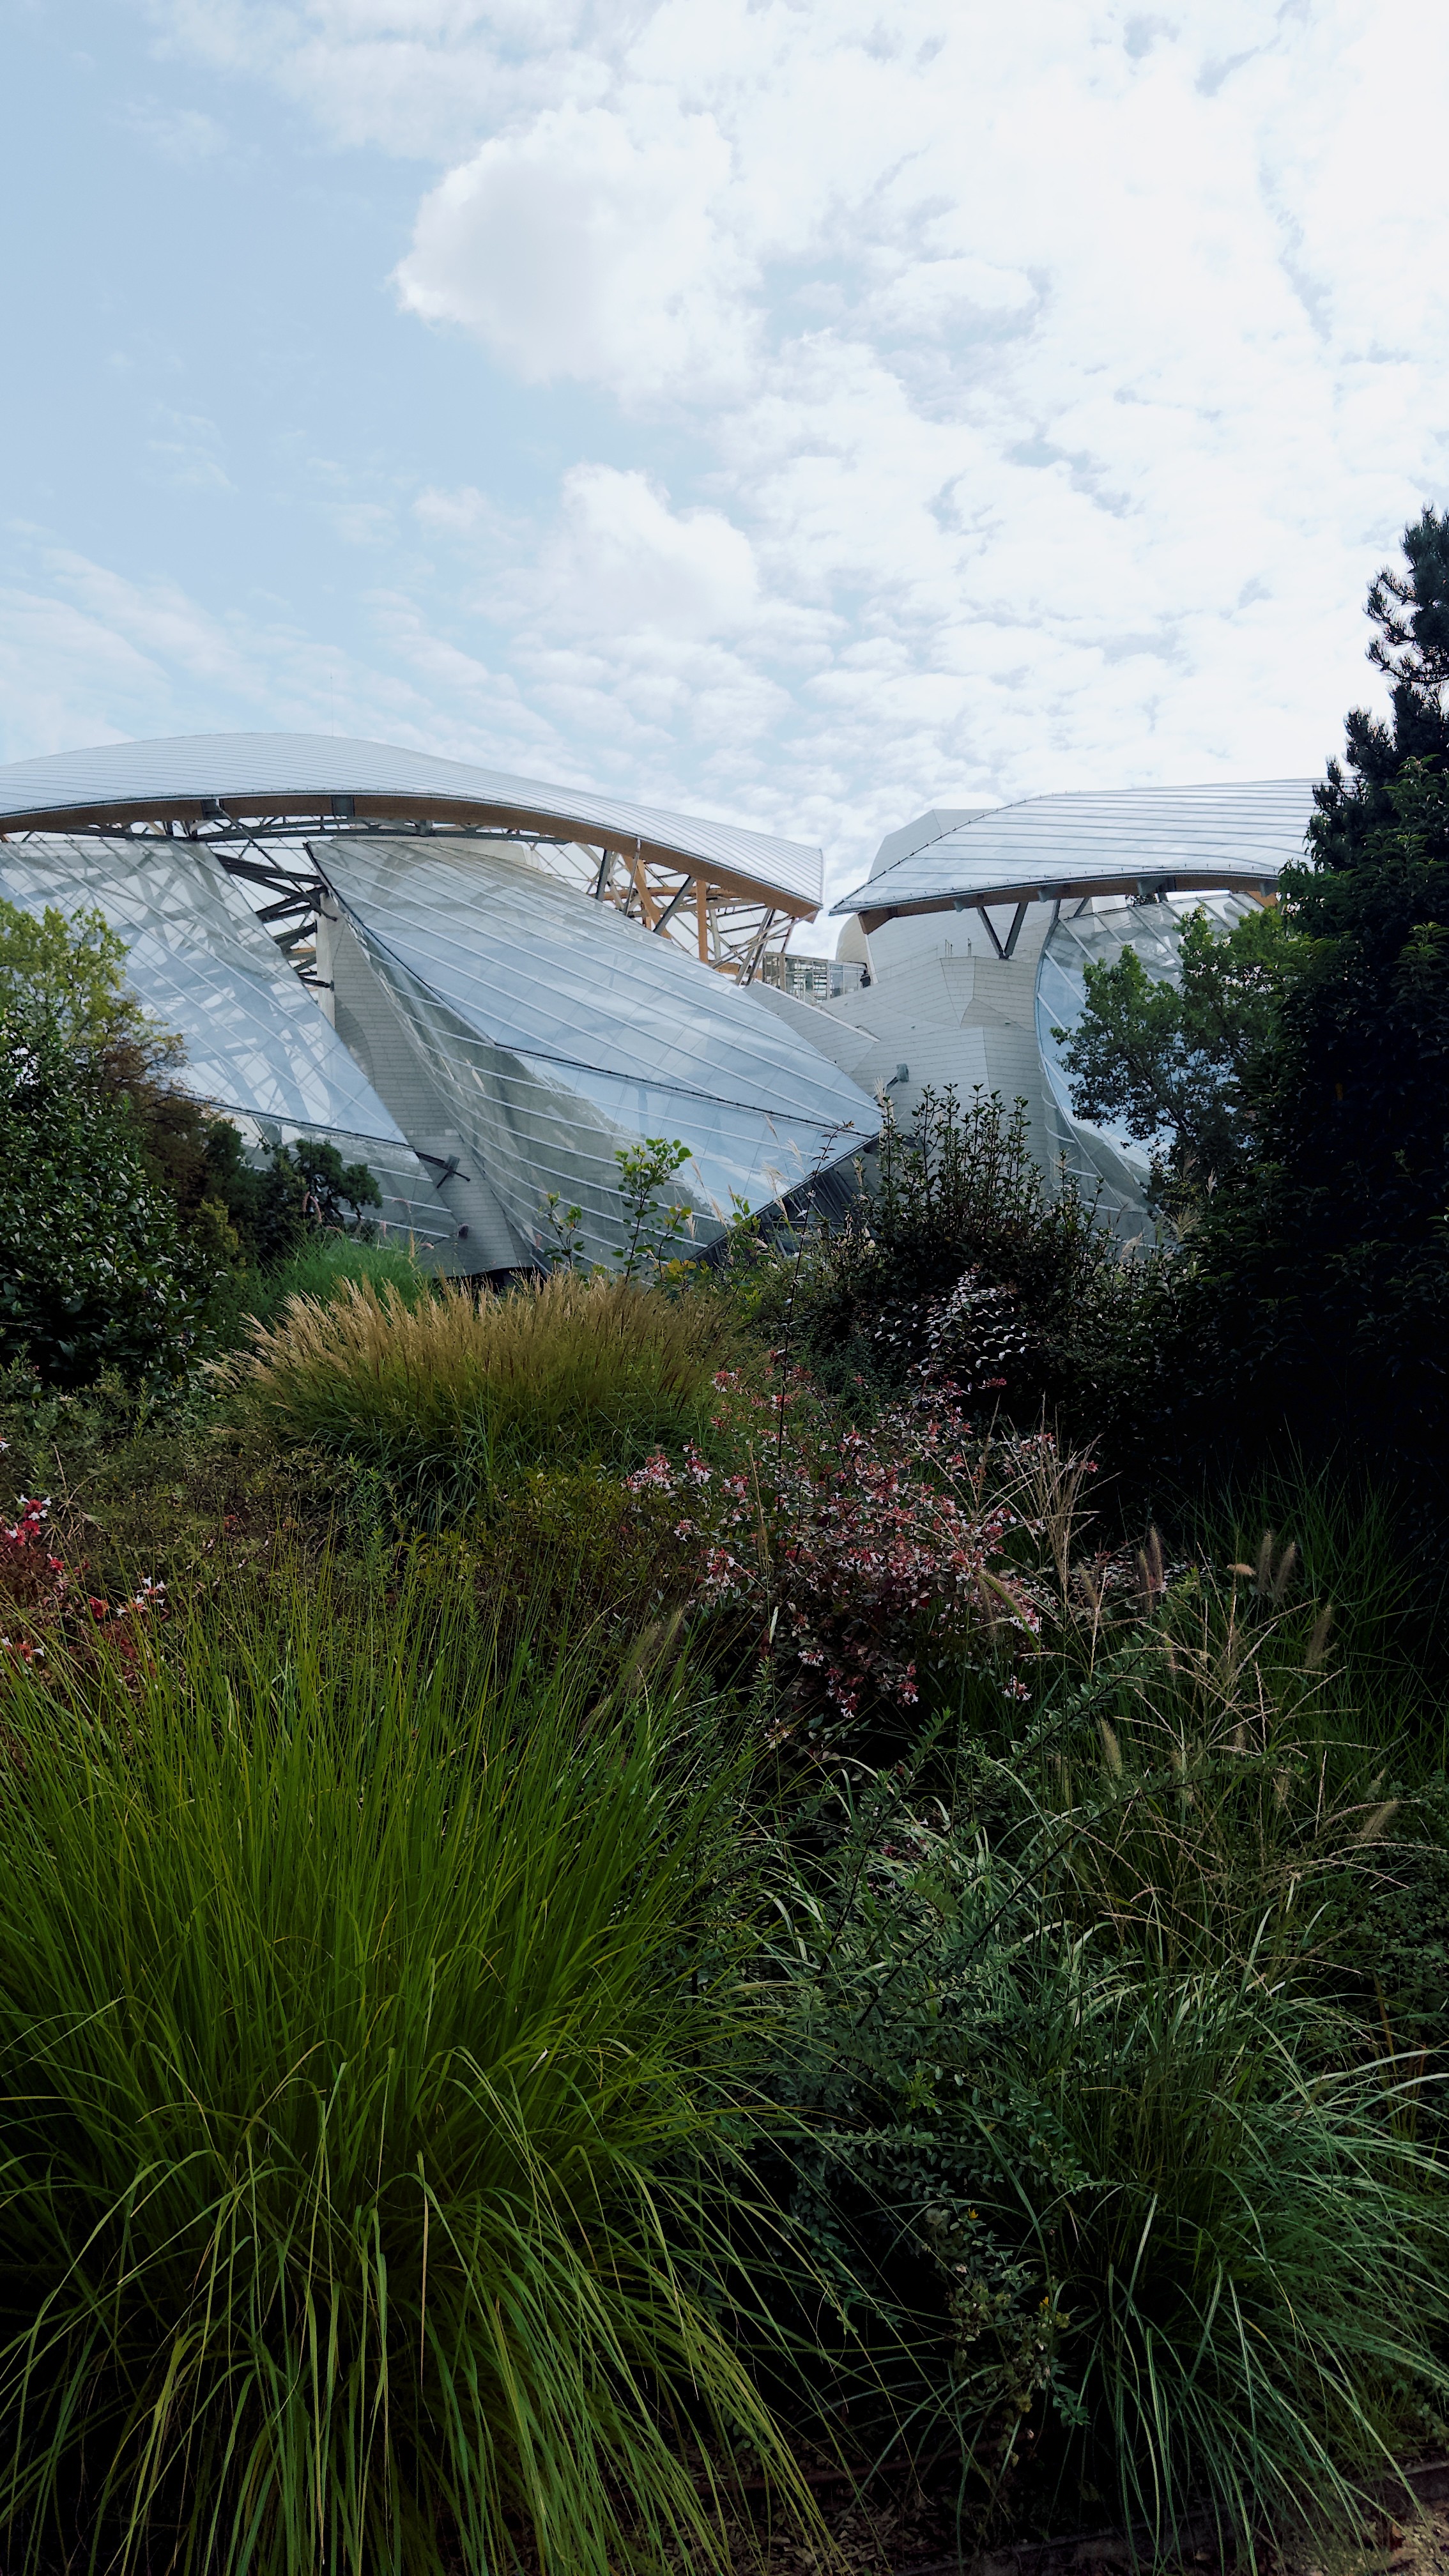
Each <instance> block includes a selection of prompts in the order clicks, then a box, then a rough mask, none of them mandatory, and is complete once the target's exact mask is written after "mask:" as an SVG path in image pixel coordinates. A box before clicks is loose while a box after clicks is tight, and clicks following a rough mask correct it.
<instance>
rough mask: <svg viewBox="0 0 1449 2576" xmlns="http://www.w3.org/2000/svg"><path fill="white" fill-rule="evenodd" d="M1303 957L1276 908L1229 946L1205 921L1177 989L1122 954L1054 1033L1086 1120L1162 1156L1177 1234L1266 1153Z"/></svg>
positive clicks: (1231, 933)
mask: <svg viewBox="0 0 1449 2576" xmlns="http://www.w3.org/2000/svg"><path fill="white" fill-rule="evenodd" d="M1300 949H1301V942H1300V941H1299V939H1298V938H1297V936H1296V934H1295V932H1294V931H1293V929H1292V928H1291V926H1290V925H1289V924H1288V922H1287V921H1286V920H1285V919H1284V917H1283V915H1282V914H1281V912H1280V911H1279V910H1278V908H1277V907H1276V906H1268V907H1265V908H1264V909H1263V910H1261V911H1254V912H1251V913H1249V914H1248V915H1247V916H1246V917H1245V918H1244V919H1243V920H1241V921H1239V922H1236V923H1235V924H1234V925H1233V927H1232V928H1231V929H1230V930H1228V931H1226V932H1223V933H1221V934H1220V933H1218V932H1217V931H1215V930H1214V927H1213V924H1212V921H1211V919H1210V917H1209V915H1208V914H1207V912H1205V911H1203V910H1199V911H1197V912H1195V913H1193V914H1192V916H1191V918H1190V919H1189V920H1188V922H1187V923H1186V925H1185V927H1184V929H1183V934H1182V945H1181V950H1180V961H1181V973H1180V981H1179V982H1178V983H1176V984H1170V983H1167V982H1166V981H1164V980H1162V979H1159V978H1157V977H1154V976H1151V975H1149V974H1148V973H1147V971H1146V969H1145V968H1144V966H1143V964H1142V961H1141V959H1140V958H1139V957H1138V956H1137V954H1136V953H1135V951H1134V950H1133V949H1130V948H1127V949H1124V950H1123V952H1122V955H1121V957H1120V958H1119V959H1118V960H1117V961H1116V962H1115V963H1111V964H1109V963H1106V962H1103V963H1102V964H1100V965H1089V966H1088V968H1087V970H1086V987H1087V998H1086V1004H1085V1007H1084V1009H1083V1011H1082V1015H1081V1017H1080V1019H1079V1020H1078V1022H1077V1024H1076V1027H1075V1028H1074V1029H1071V1030H1067V1029H1057V1030H1054V1031H1053V1035H1054V1036H1055V1037H1057V1038H1058V1039H1059V1040H1061V1041H1062V1042H1063V1047H1062V1052H1063V1054H1064V1056H1065V1059H1066V1063H1067V1069H1068V1071H1069V1073H1070V1075H1071V1077H1072V1107H1073V1109H1074V1110H1075V1112H1076V1114H1077V1116H1078V1117H1079V1118H1090V1119H1093V1120H1095V1121H1096V1122H1097V1123H1098V1124H1102V1125H1106V1124H1111V1123H1114V1122H1117V1123H1120V1124H1121V1125H1122V1126H1124V1127H1125V1128H1126V1130H1127V1133H1128V1135H1129V1136H1133V1137H1135V1138H1136V1139H1137V1141H1138V1142H1139V1143H1140V1144H1145V1145H1149V1146H1150V1147H1151V1148H1152V1153H1153V1168H1154V1195H1155V1197H1156V1199H1157V1201H1158V1202H1159V1204H1161V1205H1162V1206H1164V1207H1165V1208H1166V1209H1167V1211H1168V1213H1169V1214H1170V1215H1172V1216H1173V1217H1174V1218H1175V1219H1176V1220H1177V1221H1178V1223H1179V1224H1183V1223H1186V1222H1188V1221H1190V1219H1191V1216H1192V1214H1193V1212H1194V1211H1195V1210H1196V1208H1197V1206H1198V1204H1199V1202H1200V1201H1201V1199H1202V1197H1203V1195H1204V1193H1207V1192H1211V1191H1212V1190H1214V1189H1215V1188H1216V1187H1217V1185H1218V1183H1219V1181H1220V1180H1221V1179H1222V1178H1223V1177H1224V1176H1225V1175H1226V1174H1229V1173H1233V1172H1236V1171H1238V1170H1240V1169H1241V1168H1242V1167H1243V1166H1244V1164H1245V1163H1246V1162H1248V1161H1249V1160H1251V1158H1252V1156H1253V1155H1254V1153H1255V1151H1256V1149H1257V1103H1258V1100H1259V1096H1260V1094H1261V1092H1262V1089H1263V1085H1264V1082H1265V1080H1266V1079H1267V1078H1268V1074H1269V1068H1270V1066H1271V1062H1272V1056H1273V1050H1274V1048H1275V1046H1276V1045H1277V1043H1278V1039H1279V1031H1280V1006H1281V1001H1282V996H1283V990H1284V986H1285V983H1286V982H1287V980H1288V979H1289V977H1290V976H1291V974H1292V971H1293V968H1294V966H1295V964H1296V962H1297V959H1298V956H1299V953H1300Z"/></svg>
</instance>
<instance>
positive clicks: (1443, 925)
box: [1194, 509, 1449, 1462]
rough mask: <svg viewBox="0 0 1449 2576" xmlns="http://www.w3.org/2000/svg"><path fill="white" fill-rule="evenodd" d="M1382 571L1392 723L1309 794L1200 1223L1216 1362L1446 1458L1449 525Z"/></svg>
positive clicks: (1355, 743) (1296, 1418) (1361, 1430)
mask: <svg viewBox="0 0 1449 2576" xmlns="http://www.w3.org/2000/svg"><path fill="white" fill-rule="evenodd" d="M1404 557H1405V566H1404V569H1403V570H1402V571H1398V570H1386V571H1384V572H1382V573H1381V574H1380V575H1379V577H1378V579H1377V580H1376V581H1375V582H1374V584H1373V585H1372V588H1371V589H1370V592H1369V599H1368V613H1369V616H1370V617H1371V619H1372V620H1373V622H1374V625H1375V627H1376V628H1377V630H1378V631H1377V633H1376V635H1375V638H1374V641H1373V644H1372V645H1371V647H1370V656H1369V658H1370V659H1371V661H1372V662H1373V663H1374V664H1375V665H1376V666H1377V668H1379V669H1380V670H1382V671H1383V672H1385V673H1386V674H1387V676H1388V678H1389V681H1390V693H1389V694H1390V706H1391V717H1390V720H1389V722H1387V723H1385V722H1383V721H1381V720H1380V719H1377V718H1375V717H1373V716H1371V715H1369V714H1367V713H1366V712H1364V711H1363V710H1362V709H1356V710H1355V711H1354V712H1353V713H1351V714H1350V716H1349V717H1348V720H1347V725H1346V729H1345V730H1346V752H1345V759H1344V762H1343V763H1340V762H1338V761H1336V760H1335V761H1330V763H1329V765H1328V773H1327V777H1326V780H1325V782H1324V783H1323V785H1322V786H1320V787H1318V788H1316V789H1315V791H1314V797H1315V804H1316V807H1317V811H1316V813H1315V815H1314V818H1313V821H1312V823H1311V825H1310V828H1309V857H1310V861H1311V864H1307V865H1304V866H1301V867H1297V868H1292V869H1289V870H1287V871H1286V872H1285V875H1284V878H1283V880H1282V884H1281V896H1282V902H1283V908H1284V911H1285V913H1286V916H1287V919H1288V922H1289V924H1290V926H1291V928H1292V930H1293V932H1294V933H1295V938H1294V943H1293V944H1294V951H1295V955H1294V966H1293V971H1292V973H1291V975H1289V976H1287V977H1286V978H1285V979H1284V982H1283V984H1282V987H1281V990H1280V995H1279V1001H1278V1011H1277V1028H1276V1033H1275V1039H1274V1043H1273V1044H1272V1045H1271V1046H1269V1047H1267V1048H1265V1049H1263V1050H1262V1051H1260V1054H1259V1056H1258V1058H1257V1060H1256V1065H1255V1074H1256V1085H1255V1095H1256V1096H1255V1098H1254V1101H1253V1104H1252V1121H1253V1133H1254V1151H1253V1153H1252V1155H1251V1157H1250V1158H1249V1159H1248V1160H1247V1162H1246V1163H1245V1164H1244V1165H1243V1167H1242V1168H1241V1169H1240V1170H1239V1171H1238V1172H1236V1173H1235V1174H1233V1175H1232V1176H1230V1178H1229V1180H1228V1182H1227V1185H1226V1186H1225V1187H1224V1188H1223V1189H1221V1190H1219V1191H1218V1192H1216V1193H1215V1194H1214V1197H1213V1199H1212V1201H1211V1202H1210V1205H1209V1209H1208V1213H1207V1215H1206V1218H1205V1221H1204V1223H1203V1225H1202V1227H1201V1228H1200V1230H1199V1232H1198V1234H1197V1235H1196V1236H1195V1237H1194V1245H1195V1254H1196V1259H1197V1262H1198V1266H1199V1270H1200V1274H1201V1277H1202V1281H1203V1284H1204V1287H1205V1289H1206V1290H1207V1291H1208V1292H1209V1295H1210V1298H1211V1302H1212V1306H1213V1311H1214V1318H1215V1327H1216V1331H1215V1339H1216V1344H1217V1349H1218V1353H1219V1359H1220V1365H1221V1366H1222V1368H1223V1369H1224V1370H1226V1371H1229V1372H1233V1373H1236V1375H1237V1377H1238V1379H1239V1382H1241V1380H1242V1377H1243V1374H1244V1371H1245V1370H1246V1371H1247V1372H1248V1373H1250V1374H1251V1375H1252V1376H1253V1377H1254V1378H1255V1379H1258V1380H1262V1381H1265V1382H1266V1383H1265V1389H1264V1391H1265V1392H1269V1393H1270V1394H1271V1395H1272V1396H1273V1397H1275V1398H1277V1399H1278V1400H1280V1401H1281V1404H1282V1407H1283V1409H1284V1410H1285V1411H1286V1413H1287V1415H1288V1418H1289V1421H1290V1424H1291V1426H1292V1428H1293V1430H1294V1431H1295V1433H1297V1434H1298V1435H1299V1436H1310V1437H1313V1436H1318V1435H1321V1434H1322V1433H1323V1432H1325V1431H1326V1432H1328V1433H1329V1435H1330V1436H1333V1437H1337V1438H1339V1439H1343V1438H1345V1437H1347V1438H1349V1439H1351V1440H1353V1441H1355V1442H1367V1443H1370V1444H1371V1445H1372V1446H1373V1447H1374V1448H1375V1449H1377V1450H1378V1451H1379V1452H1380V1453H1381V1454H1384V1453H1386V1454H1388V1455H1389V1456H1392V1457H1397V1458H1399V1459H1402V1460H1405V1461H1407V1460H1410V1459H1419V1460H1422V1461H1426V1462H1431V1461H1435V1460H1438V1459H1440V1458H1441V1457H1442V1454H1443V1450H1444V1444H1445V1435H1446V1431H1449V1401H1446V1399H1449V1370H1446V1353H1449V713H1446V709H1445V694H1446V690H1449V518H1442V517H1441V516H1440V515H1439V514H1438V512H1437V511H1435V510H1432V509H1429V510H1426V511H1425V512H1424V515H1423V517H1422V518H1421V519H1419V520H1418V521H1417V522H1416V523H1415V524H1414V525H1413V526H1411V527H1409V528H1408V529H1406V531H1405V534H1404Z"/></svg>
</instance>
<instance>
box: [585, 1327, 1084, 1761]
mask: <svg viewBox="0 0 1449 2576" xmlns="http://www.w3.org/2000/svg"><path fill="white" fill-rule="evenodd" d="M715 1386H716V1389H717V1391H718V1393H719V1395H720V1397H721V1398H722V1407H721V1411H720V1413H719V1414H718V1415H717V1416H716V1417H715V1420H714V1424H713V1428H714V1429H715V1431H716V1432H717V1433H720V1434H722V1435H723V1439H722V1442H721V1446H722V1447H723V1448H724V1449H725V1451H726V1453H727V1460H726V1463H725V1464H724V1465H722V1466H719V1467H716V1466H713V1465H711V1464H710V1462H709V1461H708V1460H707V1459H706V1458H705V1457H704V1456H703V1455H702V1454H701V1452H700V1451H699V1449H697V1448H696V1447H694V1446H693V1445H692V1444H686V1446H685V1448H684V1450H683V1453H682V1458H681V1460H680V1461H679V1462H676V1461H674V1460H671V1459H670V1458H668V1457H666V1456H665V1455H664V1453H663V1452H662V1451H657V1452H656V1453H655V1454H654V1456H653V1457H651V1458H650V1459H648V1460H647V1461H646V1463H645V1465H644V1466H643V1467H641V1468H640V1469H639V1470H638V1471H637V1473H636V1474H635V1475H634V1476H632V1477H631V1478H630V1480H629V1482H630V1486H631V1489H632V1490H633V1492H634V1493H636V1494H639V1495H644V1494H654V1495H661V1494H662V1495H668V1496H670V1497H671V1498H672V1499H673V1500H674V1501H676V1502H677V1503H678V1504H679V1505H680V1506H681V1509H680V1516H679V1518H678V1520H677V1521H676V1523H675V1536H676V1538H677V1539H679V1540H680V1542H681V1543H682V1544H684V1545H685V1546H687V1547H689V1548H691V1549H692V1550H694V1552H695V1555H696V1561H697V1576H696V1582H697V1594H698V1597H699V1598H700V1599H702V1600H703V1601H704V1602H706V1603H709V1604H715V1605H721V1604H733V1605H735V1606H736V1607H738V1608H739V1609H740V1610H742V1611H743V1612H745V1613H746V1614H747V1616H748V1617H749V1618H750V1620H751V1622H752V1623H753V1624H754V1625H755V1626H756V1629H757V1633H758V1636H759V1641H760V1651H761V1655H762V1658H764V1659H767V1660H770V1661H773V1662H774V1663H775V1664H776V1666H777V1669H778V1668H780V1667H781V1666H783V1667H784V1668H785V1671H786V1672H787V1673H788V1675H789V1678H790V1679H791V1680H792V1682H793V1683H794V1685H795V1687H796V1689H797V1692H798V1693H799V1694H800V1695H801V1696H803V1697H804V1698H805V1699H806V1700H807V1701H808V1700H810V1699H812V1698H813V1699H816V1700H817V1701H818V1700H821V1699H823V1700H824V1701H825V1702H827V1703H829V1704H830V1705H833V1706H834V1707H835V1708H836V1709H838V1710H839V1711H841V1713H842V1714H844V1715H846V1716H854V1715H856V1714H857V1712H858V1711H859V1709H860V1707H861V1704H862V1701H863V1700H864V1699H866V1698H868V1697H870V1696H883V1697H885V1698H888V1699H891V1700H894V1701H896V1702H898V1703H900V1704H902V1705H905V1706H910V1705H911V1704H912V1703H914V1701H915V1700H916V1698H917V1695H918V1679H917V1655H918V1653H919V1652H920V1650H921V1647H922V1645H923V1644H925V1643H929V1644H930V1646H931V1647H932V1648H935V1649H940V1648H945V1647H954V1648H957V1649H960V1648H961V1647H963V1646H965V1647H966V1648H968V1649H969V1650H972V1651H979V1652H980V1653H981V1654H982V1656H983V1658H986V1657H989V1658H990V1659H991V1660H993V1661H994V1662H997V1663H1000V1662H1001V1661H1002V1660H1003V1659H1005V1660H1007V1661H1011V1660H1014V1659H1015V1657H1016V1656H1017V1655H1018V1654H1020V1653H1021V1652H1022V1651H1023V1650H1026V1651H1028V1652H1034V1650H1035V1638H1036V1634H1037V1631H1038V1628H1039V1626H1040V1619H1041V1604H1040V1602H1039V1600H1038V1598H1037V1588H1036V1586H1035V1584H1034V1583H1033V1581H1032V1579H1031V1577H1030V1575H1029V1574H1025V1573H1023V1572H1022V1570H1021V1569H1020V1568H1019V1567H1018V1566H1017V1565H1015V1564H1013V1563H1012V1561H1011V1559H1010V1557H1009V1555H1008V1549H1007V1542H1008V1538H1009V1535H1010V1533H1011V1532H1013V1531H1014V1530H1019V1529H1029V1528H1030V1526H1031V1525H1030V1523H1029V1522H1028V1520H1027V1519H1026V1516H1025V1512H1024V1509H1023V1490H1022V1479H1021V1473H1020V1464H1021V1453H1022V1452H1023V1451H1025V1450H1027V1449H1032V1450H1034V1449H1035V1448H1037V1447H1042V1446H1044V1447H1045V1448H1046V1449H1047V1450H1051V1447H1052V1444H1051V1443H1050V1441H1046V1442H1044V1443H1042V1442H1028V1443H1011V1444H1002V1445H995V1446H993V1445H991V1444H987V1443H982V1442H974V1443H973V1441H972V1439H971V1433H970V1427H969V1425H968V1424H967V1422H966V1421H965V1419H964V1417H963V1416H962V1414H961V1413H960V1411H959V1410H958V1409H957V1407H956V1406H955V1404H954V1402H952V1401H951V1400H950V1399H948V1398H941V1397H936V1398H933V1399H932V1400H931V1401H930V1402H926V1401H924V1400H917V1401H915V1402H903V1403H901V1404H898V1405H895V1406H893V1407H891V1408H890V1409H888V1410H887V1411H886V1412H885V1413H883V1414H882V1415H881V1416H880V1418H879V1420H878V1421H877V1422H876V1423H875V1425H874V1426H873V1428H872V1429H871V1430H870V1431H868V1432H866V1431H860V1430H852V1429H842V1428H841V1426H840V1425H839V1423H838V1422H833V1421H832V1420H831V1419H830V1418H829V1416H828V1415H827V1414H826V1413H825V1411H824V1408H823V1407H822V1406H821V1404H820V1402H819V1400H818V1398H817V1397H816V1395H815V1391H814V1389H813V1388H812V1387H811V1385H810V1382H809V1380H808V1379H807V1378H806V1377H805V1375H804V1373H803V1371H800V1370H796V1371H794V1372H792V1374H791V1376H790V1378H789V1380H788V1381H785V1382H781V1383H779V1384H777V1385H776V1387H775V1388H774V1389H773V1390H772V1391H771V1392H770V1393H768V1394H765V1395H760V1394H756V1393H752V1392H751V1391H750V1390H749V1389H747V1388H746V1387H745V1386H744V1385H743V1384H742V1383H741V1380H740V1378H739V1375H738V1373H737V1372H735V1371H733V1370H726V1371H724V1372H722V1373H721V1374H720V1376H718V1377H717V1378H716V1380H715ZM730 1452H733V1455H732V1456H730V1455H729V1454H728V1453H730ZM792 1667H793V1670H791V1669H790V1668H792ZM1010 1686H1011V1687H1012V1688H1014V1689H1015V1690H1016V1691H1017V1692H1018V1693H1019V1694H1024V1691H1025V1685H1024V1684H1023V1683H1022V1682H1021V1681H1020V1680H1019V1679H1018V1680H1015V1681H1013V1683H1012V1684H1011V1685H1010Z"/></svg>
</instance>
